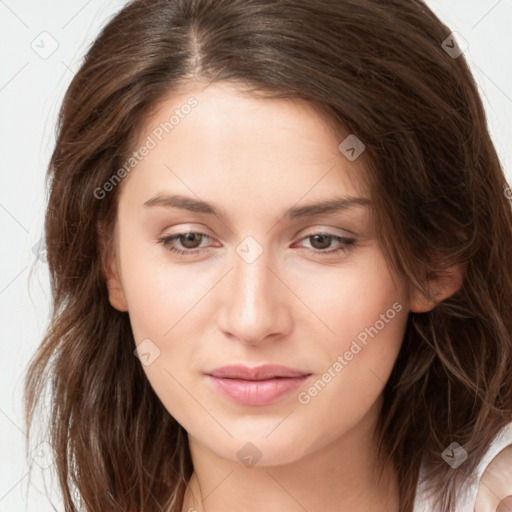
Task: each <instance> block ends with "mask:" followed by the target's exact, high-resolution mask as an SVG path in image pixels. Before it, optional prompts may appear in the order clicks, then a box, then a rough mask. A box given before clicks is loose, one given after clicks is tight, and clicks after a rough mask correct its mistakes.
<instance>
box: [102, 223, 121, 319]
mask: <svg viewBox="0 0 512 512" xmlns="http://www.w3.org/2000/svg"><path fill="white" fill-rule="evenodd" d="M99 233H100V246H101V254H102V267H103V269H102V270H103V275H104V278H105V281H106V285H107V289H108V299H109V302H110V304H111V306H112V307H113V308H115V309H117V310H118V311H121V312H126V311H128V303H127V301H126V296H125V293H124V288H123V283H122V281H121V278H120V273H119V263H118V261H117V251H116V250H115V248H113V247H112V245H111V244H108V243H106V242H105V235H104V234H105V231H104V227H103V226H101V228H100V230H99ZM113 243H114V245H115V244H117V230H115V233H114V242H113Z"/></svg>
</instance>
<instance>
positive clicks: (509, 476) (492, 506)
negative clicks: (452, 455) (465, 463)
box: [475, 444, 512, 512]
mask: <svg viewBox="0 0 512 512" xmlns="http://www.w3.org/2000/svg"><path fill="white" fill-rule="evenodd" d="M508 511H512V444H509V445H508V446H506V447H505V448H503V449H502V450H501V451H500V452H499V453H498V454H497V455H496V456H495V457H494V458H493V459H492V460H491V462H490V463H489V464H488V466H487V467H486V469H485V471H484V473H483V474H482V477H481V479H480V481H479V484H478V492H477V497H476V502H475V512H508Z"/></svg>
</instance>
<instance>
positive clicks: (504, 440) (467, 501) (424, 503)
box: [413, 422, 512, 512]
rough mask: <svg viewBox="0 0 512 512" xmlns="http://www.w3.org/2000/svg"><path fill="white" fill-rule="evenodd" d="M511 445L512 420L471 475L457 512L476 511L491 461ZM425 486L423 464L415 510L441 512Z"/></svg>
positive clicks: (417, 488) (457, 505) (501, 431)
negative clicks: (479, 491)
mask: <svg viewBox="0 0 512 512" xmlns="http://www.w3.org/2000/svg"><path fill="white" fill-rule="evenodd" d="M509 445H512V422H511V423H508V424H507V425H505V426H504V427H503V428H502V429H501V430H500V431H499V432H498V434H497V435H496V437H495V438H494V439H493V441H492V443H491V445H490V446H489V448H488V450H487V452H485V454H484V456H483V457H482V460H481V461H480V463H479V464H478V466H477V467H476V468H475V470H474V472H473V473H472V475H471V476H470V477H469V478H470V479H471V482H470V483H468V486H467V487H466V489H467V491H466V493H465V495H461V497H460V500H459V502H458V503H457V504H456V506H455V511H456V512H474V510H475V503H476V495H477V493H478V484H479V482H480V478H481V477H482V475H483V474H484V471H485V470H486V469H487V466H488V465H489V464H490V463H491V461H492V459H494V457H496V455H498V453H500V452H501V450H503V449H504V448H506V447H507V446H509ZM424 487H425V480H424V468H423V465H422V466H421V469H420V476H419V480H418V485H417V487H416V499H415V501H414V508H413V512H440V511H439V510H435V509H434V506H433V500H432V496H431V495H430V496H429V494H427V492H426V491H425V489H424Z"/></svg>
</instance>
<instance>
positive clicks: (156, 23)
mask: <svg viewBox="0 0 512 512" xmlns="http://www.w3.org/2000/svg"><path fill="white" fill-rule="evenodd" d="M450 32H451V31H450V29H449V28H448V27H446V26H445V25H444V24H443V23H441V21H440V20H439V19H438V18H437V17H436V16H435V15H434V14H433V13H432V11H431V10H430V9H429V8H428V7H427V6H426V5H425V4H424V3H423V2H422V1H421V0H386V1H384V0H325V1H322V2H318V1H317V0H278V1H275V0H135V1H131V2H129V3H128V4H127V5H126V6H125V7H124V8H123V9H122V10H121V11H120V12H119V13H118V14H117V15H116V16H114V17H113V18H112V19H111V20H110V21H109V22H108V24H106V26H105V27H104V28H103V30H102V31H101V33H100V34H99V36H98V37H97V39H96V40H95V42H94V43H93V44H92V46H91V47H90V49H89V50H88V52H87V55H86V56H85V59H84V61H83V63H82V65H81V67H80V69H79V71H78V73H77V74H76V76H75V77H74V78H73V80H72V82H71V84H70V86H69V88H68V90H67V92H66V95H65V98H64V101H63V104H62V107H61V110H60V114H59V122H58V130H57V142H56V146H55V148H54V151H53V154H52V157H51V161H50V163H49V168H48V174H47V177H46V178H47V187H48V190H49V198H48V206H47V211H46V218H45V238H46V246H47V258H48V264H49V270H50V281H51V291H52V298H53V304H52V316H51V320H50V322H49V326H48V329H47V331H46V333H45V336H44V339H43V340H42V343H41V345H40V347H39V348H38V351H37V353H36V354H35V356H34V358H33V360H32V362H31V365H30V367H29V371H28V373H27V380H26V390H25V393H26V395H25V396H26V421H27V426H28V427H29V428H30V427H33V426H34V422H35V419H36V415H37V411H38V410H39V407H40V406H41V404H42V402H43V396H45V390H47V391H48V392H49V393H50V395H49V396H50V397H51V403H50V416H51V417H50V421H49V425H48V431H49V437H48V439H49V442H50V444H51V446H52V447H53V450H54V451H55V454H56V457H57V458H56V469H57V473H58V479H59V484H60V488H61V491H62V496H63V500H64V506H65V510H66V511H69V512H75V511H76V510H77V508H78V503H77V501H76V498H75V496H74V493H73V489H74V488H75V487H76V488H77V489H78V491H79V494H80V496H81V502H82V506H83V507H84V508H85V509H86V510H88V511H95V512H96V511H102V512H114V511H123V512H131V511H137V512H153V511H163V510H166V511H172V512H181V507H182V504H183V496H184V491H185V488H186V485H187V482H188V479H189V478H190V475H191V473H192V470H193V467H192V462H191V457H190V452H189V449H188V442H187V435H186V431H185V430H184V429H183V427H182V426H181V425H179V424H178V423H177V421H176V420H175V419H174V418H173V417H171V415H170V414H169V413H168V412H167V411H166V409H165V408H164V406H163V405H162V404H161V402H160V400H159V399H158V397H157V396H156V395H155V393H154V392H153V390H152V388H151V386H150V384H149V383H148V380H147V378H146V377H145V375H144V372H143V371H142V369H141V366H140V363H139V361H138V360H137V359H136V358H135V357H134V355H133V350H134V347H135V342H134V339H133V334H132V331H131V328H130V323H129V318H128V315H127V313H123V312H119V311H117V310H115V309H114V308H113V307H112V306H111V305H110V303H109V299H108V292H107V287H106V282H105V275H106V274H105V270H104V258H105V253H106V251H108V250H109V243H110V240H111V236H110V234H111V233H112V232H113V228H114V225H115V222H116V205H117V201H118V197H119V192H120V189H121V186H122V183H121V185H120V186H118V187H115V188H114V189H113V190H112V191H111V192H110V193H109V194H107V195H106V197H105V198H103V199H101V200H100V199H98V197H97V194H95V190H97V189H98V187H102V185H103V184H104V183H105V182H107V181H108V180H109V178H110V177H111V176H112V175H113V173H114V172H115V171H116V169H119V168H120V167H121V165H122V163H123V162H124V161H125V160H126V157H127V155H129V154H130V151H133V149H134V145H135V141H136V140H137V136H138V131H139V130H140V127H141V126H143V124H144V121H145V120H146V119H147V118H148V116H149V115H150V113H151V112H152V111H153V110H154V109H155V108H156V107H157V106H158V104H159V102H161V101H163V100H164V99H166V98H168V97H169V95H170V94H172V92H173V91H174V90H175V89H176V88H177V87H179V86H182V85H185V86H186V84H187V83H191V82H192V81H198V80H199V81H202V82H204V83H205V84H207V83H214V82H220V81H226V82H232V83H235V84H237V85H239V86H240V88H245V89H246V90H247V91H249V92H250V93H252V94H254V95H258V94H261V95H262V97H263V96H265V97H274V98H300V99H303V100H306V101H308V102H310V103H311V104H313V105H314V106H315V107H316V108H318V109H319V111H322V112H323V113H324V114H325V115H326V117H327V118H328V119H329V120H330V122H332V126H333V127H338V128H340V129H343V130H346V131H348V132H349V133H355V134H357V137H358V138H359V139H361V140H362V141H363V142H364V144H365V146H366V151H365V154H364V158H365V161H366V164H367V171H368V176H367V179H368V182H369V184H370V186H371V196H372V201H373V203H374V205H375V209H374V212H373V216H374V222H375V226H376V232H377V233H378V237H379V242H380V244H381V246H382V249H383V251H384V254H385V256H386V259H387V261H388V262H389V265H390V267H392V268H393V269H395V270H396V271H397V272H398V273H399V274H401V275H403V276H405V277H406V279H407V282H408V283H409V285H410V287H411V289H413V288H415V287H417V288H419V289H420V290H422V291H423V293H424V294H425V295H427V296H429V291H430V290H429V289H428V279H429V278H431V277H433V276H436V275H440V274H442V273H443V272H445V271H446V269H447V268H448V267H449V266H451V265H456V264H460V265H463V266H464V268H465V273H464V279H463V282H462V286H461V287H460V289H459V290H458V291H457V292H456V293H455V294H453V295H452V296H451V297H449V298H448V299H446V300H444V301H442V302H440V303H438V304H437V305H436V307H435V308H434V309H432V310H431V311H429V312H427V313H421V314H419V313H409V317H408V321H407V326H406V331H405V336H404V340H403V344H402V347H401V351H400V353H399V355H398V358H397V360H396V363H395V366H394V368H393V371H392V374H391V376H390V378H389V380H388V382H387V383H386V386H385V388H384V400H383V406H382V410H381V412H380V417H379V423H378V431H377V433H376V435H377V436H378V439H379V449H380V450H381V452H382V455H383V457H384V458H385V460H386V462H387V463H388V464H393V465H394V467H395V468H396V470H397V472H398V478H399V486H400V512H411V510H412V507H413V502H414V499H415V488H416V485H417V483H418V474H419V470H420V467H421V464H422V461H423V462H424V464H425V468H426V470H427V474H426V475H427V477H428V482H429V483H430V484H431V485H432V487H433V488H434V489H435V491H436V495H437V497H438V503H439V506H440V507H441V508H442V509H443V510H446V511H450V510H453V507H454V503H455V501H456V499H457V489H460V488H461V486H462V485H463V483H464V480H465V479H466V477H467V475H468V474H469V473H471V472H472V471H473V470H474V469H475V468H476V465H477V464H478V462H479V460H480V459H481V457H482V455H483V453H484V451H485V450H486V449H487V448H488V446H489V444H490V442H491V440H492V439H493V437H494V436H495V435H496V433H497V432H498V431H499V430H500V428H501V427H503V426H504V425H505V424H506V423H508V422H509V421H511V419H512V356H511V351H512V341H511V339H512V212H511V205H510V202H509V200H508V199H507V197H506V194H504V189H505V188H506V187H507V183H506V180H505V177H504V173H503V170H502V168H501V165H500V162H499V160H498V157H497V154H496V151H495V148H494V146H493V143H492V141H491V138H490V135H489V132H488V127H487V124H486V118H485V113H484V109H483V106H482V102H481V99H480V97H479V95H478V91H477V88H476V85H475V82H474V79H473V77H472V75H471V72H470V70H469V68H468V65H467V62H466V60H465V58H464V55H460V56H458V57H457V58H455V56H454V55H453V54H452V55H450V54H449V52H447V51H446V46H445V45H444V47H443V41H446V39H447V38H448V37H449V36H450ZM450 46H451V45H450ZM31 431H33V428H32V430H31ZM452 441H457V442H458V443H459V444H460V445H462V446H464V448H465V449H466V451H467V452H468V453H469V457H468V459H467V461H466V462H465V463H464V464H463V465H462V466H461V467H460V468H458V469H456V470H455V469H452V468H451V467H450V466H449V465H448V464H446V463H445V462H444V461H443V460H442V458H441V452H442V451H443V450H444V449H445V448H446V447H447V446H448V445H449V444H450V443H451V442H452ZM163 454H165V456H163Z"/></svg>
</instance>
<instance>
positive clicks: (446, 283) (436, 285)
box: [409, 263, 466, 313]
mask: <svg viewBox="0 0 512 512" xmlns="http://www.w3.org/2000/svg"><path fill="white" fill-rule="evenodd" d="M465 271H466V264H462V263H461V264H457V265H453V266H451V267H448V268H447V269H445V270H444V271H443V272H442V273H440V274H438V275H436V276H435V277H433V278H431V279H429V280H428V281H427V289H428V291H429V293H430V295H431V296H432V297H433V299H435V300H432V299H431V298H429V297H427V296H426V295H425V294H423V292H422V291H421V290H419V289H418V288H416V289H415V290H414V292H413V293H412V297H411V300H410V307H409V309H410V310H411V311H412V312H413V313H425V312H427V311H430V310H432V309H434V308H435V307H436V306H437V304H438V303H439V302H442V301H443V300H445V299H447V298H448V297H450V296H452V295H453V294H454V293H455V292H456V291H457V290H458V289H459V288H460V287H461V286H462V281H463V278H464V273H465Z"/></svg>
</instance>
